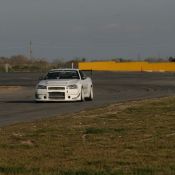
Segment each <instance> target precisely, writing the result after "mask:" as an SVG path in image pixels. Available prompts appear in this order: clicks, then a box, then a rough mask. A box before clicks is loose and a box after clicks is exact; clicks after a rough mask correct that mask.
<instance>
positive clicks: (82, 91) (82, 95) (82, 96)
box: [81, 88, 85, 102]
mask: <svg viewBox="0 0 175 175" xmlns="http://www.w3.org/2000/svg"><path fill="white" fill-rule="evenodd" d="M81 101H82V102H83V101H85V97H84V90H83V88H82V89H81Z"/></svg>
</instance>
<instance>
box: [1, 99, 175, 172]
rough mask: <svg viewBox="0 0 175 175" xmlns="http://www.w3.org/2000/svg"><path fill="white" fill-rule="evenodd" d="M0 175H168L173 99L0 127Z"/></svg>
mask: <svg viewBox="0 0 175 175" xmlns="http://www.w3.org/2000/svg"><path fill="white" fill-rule="evenodd" d="M0 174H1V175H4V174H15V175H28V174H29V175H108V174H111V175H112V174H113V175H119V174H120V175H123V174H132V175H154V174H155V175H156V174H160V175H170V174H172V175H173V174H175V98H164V99H159V100H147V101H142V102H132V103H124V104H116V105H110V106H108V107H104V108H99V109H95V110H91V111H82V112H80V113H76V114H74V115H72V116H64V117H59V118H54V119H47V120H42V121H37V122H33V123H22V124H17V125H13V126H9V127H5V128H1V130H0Z"/></svg>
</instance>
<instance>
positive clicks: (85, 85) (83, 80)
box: [79, 71, 89, 96]
mask: <svg viewBox="0 0 175 175" xmlns="http://www.w3.org/2000/svg"><path fill="white" fill-rule="evenodd" d="M79 72H80V76H81V83H82V86H83V90H84V94H85V96H88V95H89V78H87V77H86V75H85V74H84V72H82V71H79Z"/></svg>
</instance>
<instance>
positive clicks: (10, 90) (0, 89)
mask: <svg viewBox="0 0 175 175" xmlns="http://www.w3.org/2000/svg"><path fill="white" fill-rule="evenodd" d="M21 89H23V87H22V86H0V93H1V94H2V93H13V92H14V91H19V90H21Z"/></svg>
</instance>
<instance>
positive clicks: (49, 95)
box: [35, 86, 81, 102]
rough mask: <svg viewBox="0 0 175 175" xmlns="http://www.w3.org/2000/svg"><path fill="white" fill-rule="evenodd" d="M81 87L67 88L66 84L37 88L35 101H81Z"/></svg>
mask: <svg viewBox="0 0 175 175" xmlns="http://www.w3.org/2000/svg"><path fill="white" fill-rule="evenodd" d="M80 100H81V89H79V88H78V89H67V88H66V87H65V86H61V87H58V86H47V89H36V92H35V101H43V102H44V101H45V102H47V101H80Z"/></svg>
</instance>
